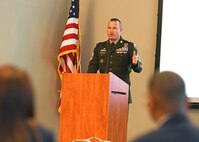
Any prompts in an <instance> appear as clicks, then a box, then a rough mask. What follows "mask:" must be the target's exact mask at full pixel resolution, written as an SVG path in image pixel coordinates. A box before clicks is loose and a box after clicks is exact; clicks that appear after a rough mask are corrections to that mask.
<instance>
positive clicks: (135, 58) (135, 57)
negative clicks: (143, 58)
mask: <svg viewBox="0 0 199 142" xmlns="http://www.w3.org/2000/svg"><path fill="white" fill-rule="evenodd" d="M132 63H133V64H134V65H137V63H138V57H137V54H136V52H135V51H133V56H132Z"/></svg>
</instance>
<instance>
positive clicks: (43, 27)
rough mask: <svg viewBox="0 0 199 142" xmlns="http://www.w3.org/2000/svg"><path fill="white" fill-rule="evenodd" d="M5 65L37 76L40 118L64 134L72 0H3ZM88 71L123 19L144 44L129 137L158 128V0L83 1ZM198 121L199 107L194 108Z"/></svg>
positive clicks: (128, 33)
mask: <svg viewBox="0 0 199 142" xmlns="http://www.w3.org/2000/svg"><path fill="white" fill-rule="evenodd" d="M0 3H1V5H0V20H1V22H0V29H1V30H0V33H1V34H0V64H4V63H12V64H16V65H18V66H20V67H22V68H24V69H26V70H27V71H28V72H29V73H30V75H31V77H32V80H33V85H34V88H35V94H36V111H37V119H38V121H39V122H41V123H42V124H43V125H45V126H46V127H48V128H50V129H52V130H53V131H54V132H55V133H56V134H57V133H58V126H59V121H58V119H59V117H58V114H57V110H56V105H57V98H58V97H57V91H56V90H57V89H58V88H59V79H58V76H57V73H56V66H57V61H56V55H57V53H58V48H59V46H60V43H61V38H62V34H63V30H64V28H65V27H64V25H65V22H66V18H67V13H68V9H69V3H70V1H69V0H34V1H31V0H15V1H13V0H0ZM80 11H81V12H80V21H81V34H82V45H81V47H82V71H83V72H86V69H87V65H88V61H89V59H90V56H91V53H92V50H93V48H94V46H95V44H96V43H97V42H99V41H104V40H106V39H107V36H106V25H107V21H108V20H109V18H111V17H118V18H120V19H121V20H122V22H123V27H124V29H123V30H124V31H123V37H124V38H126V39H128V40H130V41H133V42H135V43H136V44H137V45H138V50H139V52H140V55H141V58H142V61H143V64H144V70H143V72H142V73H141V74H136V73H132V74H131V80H132V86H131V90H132V94H133V98H134V102H133V104H132V105H131V108H130V115H129V126H128V138H129V139H130V138H135V137H137V136H138V135H139V134H142V133H144V132H146V131H148V130H150V129H152V128H154V124H153V122H152V121H151V120H150V118H149V116H148V113H147V111H146V109H145V94H146V84H147V80H148V78H149V77H150V75H151V74H153V70H154V57H155V44H156V26H157V25H156V21H157V17H156V16H157V0H122V1H121V0H84V1H81V2H80ZM190 115H191V117H192V118H193V120H194V122H196V123H198V121H197V120H198V119H199V115H198V111H190Z"/></svg>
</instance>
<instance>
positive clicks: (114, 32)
mask: <svg viewBox="0 0 199 142" xmlns="http://www.w3.org/2000/svg"><path fill="white" fill-rule="evenodd" d="M121 32H122V23H121V21H120V20H119V19H117V18H111V19H110V20H109V22H108V26H107V35H108V37H109V40H110V41H112V42H115V41H117V40H119V38H120V36H121Z"/></svg>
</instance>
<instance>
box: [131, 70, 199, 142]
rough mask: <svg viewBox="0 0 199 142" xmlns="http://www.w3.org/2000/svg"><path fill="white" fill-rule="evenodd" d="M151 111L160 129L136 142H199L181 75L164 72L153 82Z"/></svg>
mask: <svg viewBox="0 0 199 142" xmlns="http://www.w3.org/2000/svg"><path fill="white" fill-rule="evenodd" d="M148 107H149V113H150V115H151V117H152V119H153V120H154V121H155V122H156V123H157V124H158V125H159V127H160V128H159V129H157V130H154V131H152V132H150V133H148V134H146V135H144V136H142V137H140V138H138V139H136V140H135V141H134V142H199V129H198V128H196V127H195V126H194V125H193V124H192V123H191V122H190V120H189V118H188V116H187V108H188V99H187V96H186V91H185V84H184V81H183V79H182V78H181V77H180V76H179V75H177V74H175V73H172V72H162V73H158V74H156V75H155V76H154V77H153V78H152V79H151V80H150V82H149V94H148Z"/></svg>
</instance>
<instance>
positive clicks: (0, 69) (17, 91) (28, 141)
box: [0, 65, 54, 142]
mask: <svg viewBox="0 0 199 142" xmlns="http://www.w3.org/2000/svg"><path fill="white" fill-rule="evenodd" d="M33 104H34V102H33V92H32V87H31V84H30V80H29V78H28V76H27V74H26V73H25V72H24V71H21V70H19V69H17V68H15V67H13V66H8V65H6V66H0V142H54V139H53V135H52V133H51V132H50V131H48V130H46V129H44V128H43V127H41V126H39V125H38V124H37V123H36V122H35V121H34V106H33Z"/></svg>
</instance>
